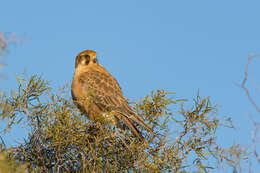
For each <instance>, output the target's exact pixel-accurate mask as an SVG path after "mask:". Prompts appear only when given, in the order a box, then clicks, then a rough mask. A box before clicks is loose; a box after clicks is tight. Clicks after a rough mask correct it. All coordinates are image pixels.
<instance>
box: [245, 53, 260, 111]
mask: <svg viewBox="0 0 260 173" xmlns="http://www.w3.org/2000/svg"><path fill="white" fill-rule="evenodd" d="M256 57H258V58H259V57H260V54H251V55H249V56H248V60H247V64H246V68H245V72H244V79H243V81H242V84H241V88H242V89H243V90H244V91H245V92H246V95H247V97H248V99H249V101H250V102H251V104H252V105H253V106H254V107H255V109H256V110H257V112H259V113H260V108H259V107H258V106H257V104H256V103H255V101H254V99H253V98H252V96H251V95H250V93H249V91H248V89H247V88H246V86H245V85H246V82H247V80H248V66H249V64H250V62H251V61H252V59H253V58H256Z"/></svg>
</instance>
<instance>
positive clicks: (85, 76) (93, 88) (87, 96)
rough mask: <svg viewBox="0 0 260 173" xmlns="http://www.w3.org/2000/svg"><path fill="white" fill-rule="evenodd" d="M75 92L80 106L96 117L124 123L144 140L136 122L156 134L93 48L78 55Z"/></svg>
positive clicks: (90, 116) (74, 79) (91, 117)
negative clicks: (133, 106)
mask: <svg viewBox="0 0 260 173" xmlns="http://www.w3.org/2000/svg"><path fill="white" fill-rule="evenodd" d="M71 95H72V99H73V102H74V104H75V105H76V106H77V108H78V109H79V110H80V111H81V112H82V113H83V114H84V115H86V116H87V118H88V119H90V120H92V121H95V122H101V123H104V124H113V125H117V126H120V125H119V124H120V123H123V124H124V125H125V126H126V127H127V128H128V129H130V130H131V131H132V133H133V134H134V135H135V136H136V137H137V138H138V139H140V140H143V136H142V133H141V132H140V131H139V130H138V128H137V126H136V125H139V126H142V127H143V128H144V129H145V130H147V131H148V132H150V133H152V134H153V135H155V136H156V133H155V132H153V130H152V129H151V127H150V126H149V125H147V124H146V123H145V122H144V119H143V118H142V116H141V115H139V114H137V113H136V112H134V111H133V110H132V108H131V106H130V105H129V102H128V100H127V98H126V97H125V96H124V95H123V92H122V89H121V87H120V85H119V83H118V82H117V80H116V79H115V78H114V77H113V76H112V75H111V74H110V73H109V72H108V71H107V70H106V69H105V68H104V67H103V66H102V65H101V64H99V62H98V59H97V53H96V52H95V51H93V50H84V51H82V52H80V53H79V54H78V55H77V56H76V60H75V71H74V76H73V80H72V86H71Z"/></svg>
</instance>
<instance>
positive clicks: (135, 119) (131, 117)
mask: <svg viewBox="0 0 260 173" xmlns="http://www.w3.org/2000/svg"><path fill="white" fill-rule="evenodd" d="M117 116H118V117H117V118H118V119H119V120H121V121H123V123H124V124H125V125H126V126H127V127H128V128H129V129H130V130H131V131H132V132H133V133H134V135H135V136H136V137H138V138H139V139H140V140H143V136H142V133H141V132H140V131H139V130H138V129H137V128H136V126H135V124H134V123H136V124H138V125H139V126H142V127H143V128H144V129H145V130H146V131H148V132H150V133H152V134H153V135H154V136H155V137H158V136H157V134H156V133H155V132H154V131H153V130H152V128H151V127H150V126H149V125H147V124H145V122H144V120H143V119H142V117H141V116H140V115H138V114H136V113H135V112H134V111H132V110H130V111H129V112H128V113H123V112H118V114H117Z"/></svg>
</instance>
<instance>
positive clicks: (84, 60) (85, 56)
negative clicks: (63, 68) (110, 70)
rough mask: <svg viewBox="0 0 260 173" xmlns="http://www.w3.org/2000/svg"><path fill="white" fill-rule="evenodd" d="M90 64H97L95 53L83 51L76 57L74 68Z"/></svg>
mask: <svg viewBox="0 0 260 173" xmlns="http://www.w3.org/2000/svg"><path fill="white" fill-rule="evenodd" d="M91 64H98V61H97V53H96V52H95V51H93V50H85V51H83V52H80V53H79V54H78V56H77V57H76V62H75V68H77V67H78V66H87V65H91Z"/></svg>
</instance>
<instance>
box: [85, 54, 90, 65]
mask: <svg viewBox="0 0 260 173" xmlns="http://www.w3.org/2000/svg"><path fill="white" fill-rule="evenodd" d="M89 61H90V56H89V55H85V63H86V65H88V64H89Z"/></svg>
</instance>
